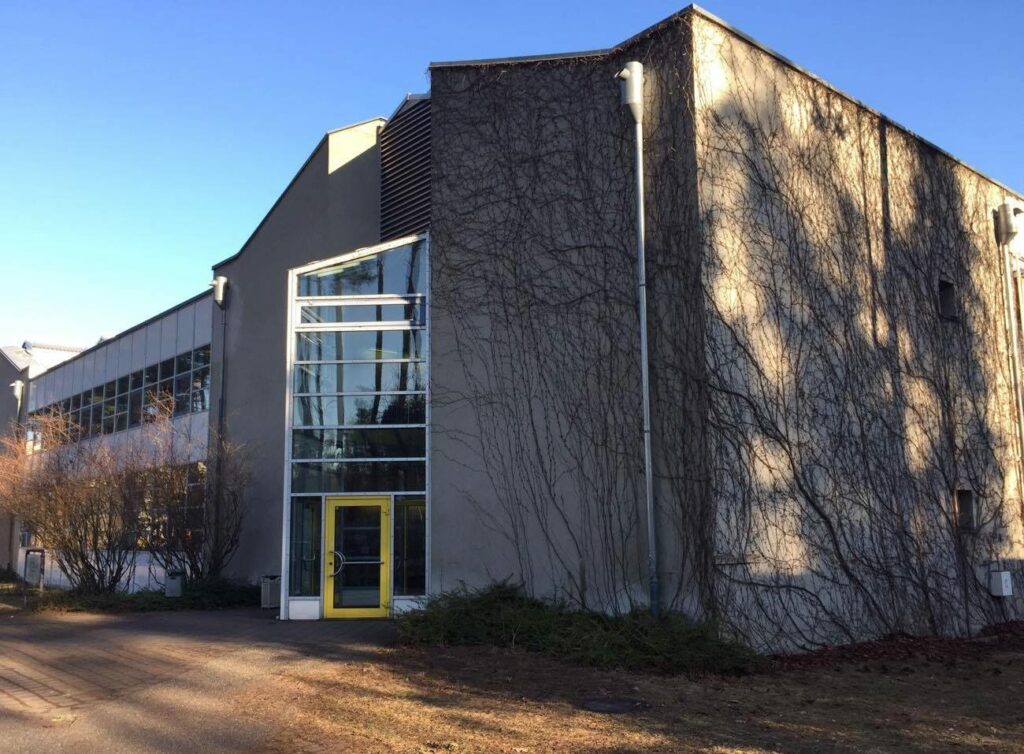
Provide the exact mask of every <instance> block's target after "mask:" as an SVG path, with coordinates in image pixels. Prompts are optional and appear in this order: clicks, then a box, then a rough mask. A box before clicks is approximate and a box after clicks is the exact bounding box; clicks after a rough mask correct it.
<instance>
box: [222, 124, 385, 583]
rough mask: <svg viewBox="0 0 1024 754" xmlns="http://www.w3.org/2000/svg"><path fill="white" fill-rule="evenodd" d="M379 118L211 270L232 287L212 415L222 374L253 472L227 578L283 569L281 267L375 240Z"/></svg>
mask: <svg viewBox="0 0 1024 754" xmlns="http://www.w3.org/2000/svg"><path fill="white" fill-rule="evenodd" d="M379 123H380V122H378V121H373V122H370V123H367V124H362V125H360V126H356V127H353V129H346V130H343V131H339V132H335V133H332V134H329V135H328V136H327V137H325V138H324V140H323V141H322V142H321V143H320V145H319V146H318V147H317V148H316V150H315V151H314V152H313V154H312V155H311V157H310V158H309V160H308V161H307V163H306V164H305V165H304V166H303V167H302V169H301V170H300V171H299V173H298V175H296V177H295V179H294V180H293V181H292V183H291V184H290V185H289V186H288V188H287V189H286V190H285V192H284V193H283V194H282V196H281V198H280V199H279V200H278V202H277V203H276V204H275V206H274V208H273V209H272V210H271V211H270V213H269V214H268V215H267V217H266V218H265V219H264V221H263V222H262V223H261V224H260V226H259V228H258V229H257V230H256V231H255V233H254V234H253V236H252V237H251V238H250V239H249V241H248V242H247V243H246V245H245V246H244V247H243V249H242V251H241V252H240V253H239V254H238V255H236V256H235V257H234V258H232V259H230V260H227V261H226V262H224V263H221V264H220V265H218V266H217V267H215V268H214V273H215V274H216V275H224V276H226V277H227V278H228V280H229V284H228V286H229V287H228V298H227V307H226V309H225V310H224V312H220V311H217V312H215V314H214V328H213V329H214V336H213V364H214V373H213V397H212V405H213V417H216V415H217V410H218V401H219V400H220V398H221V391H220V384H221V374H222V372H223V373H224V375H225V383H224V384H225V388H224V421H225V428H226V429H225V435H226V437H227V438H228V440H229V441H231V442H234V443H239V444H243V445H245V446H246V447H247V449H248V452H249V453H250V455H251V458H252V466H253V472H254V476H253V483H252V486H251V488H250V490H249V495H248V500H247V509H246V512H245V517H244V523H243V531H242V536H241V542H240V545H239V549H238V552H237V554H236V555H235V558H234V560H233V561H232V563H231V564H230V566H229V573H230V574H231V575H234V576H238V577H241V578H246V579H250V580H251V579H256V578H258V577H260V576H262V575H264V574H278V573H280V572H281V503H282V493H283V477H282V473H283V468H284V445H283V443H284V416H285V406H284V398H285V386H286V382H285V380H286V375H285V348H286V343H285V329H286V299H287V290H286V284H287V273H288V270H289V269H291V268H293V267H297V266H300V265H302V264H304V263H306V262H310V261H314V260H317V259H324V258H327V257H331V256H336V255H338V254H342V253H345V252H347V251H351V250H354V249H357V248H360V247H362V246H368V245H372V244H374V243H376V242H377V240H378V237H379V219H378V217H379V180H380V178H379V175H380V169H379V157H378V153H377V149H376V146H375V141H376V130H377V128H378V126H379ZM222 317H226V335H227V337H226V340H225V338H224V333H225V329H224V321H223V320H222ZM225 359H226V361H225ZM225 363H226V367H225ZM225 369H226V371H225ZM211 425H212V426H214V427H215V425H216V421H212V422H211Z"/></svg>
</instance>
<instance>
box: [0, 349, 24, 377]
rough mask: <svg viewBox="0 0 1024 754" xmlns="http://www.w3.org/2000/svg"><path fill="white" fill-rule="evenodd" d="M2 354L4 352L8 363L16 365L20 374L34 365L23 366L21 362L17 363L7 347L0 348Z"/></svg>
mask: <svg viewBox="0 0 1024 754" xmlns="http://www.w3.org/2000/svg"><path fill="white" fill-rule="evenodd" d="M0 354H3V357H4V358H5V359H7V363H8V364H10V365H11V366H12V367H14V368H15V369H16V370H17V372H18V374H19V375H20V374H21V373H22V372H27V371H28V370H29V369H30V368H31V367H32V364H26V365H25V366H22V365H21V364H19V363H17V362H16V361H15V360H14V359H12V358H11V357H10V355H9V354H8V353H7V351H6V349H5V348H0Z"/></svg>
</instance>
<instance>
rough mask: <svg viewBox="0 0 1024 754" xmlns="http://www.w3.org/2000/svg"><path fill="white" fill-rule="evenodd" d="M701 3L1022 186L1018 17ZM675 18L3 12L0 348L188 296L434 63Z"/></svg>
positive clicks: (549, 4) (89, 329) (250, 3)
mask: <svg viewBox="0 0 1024 754" xmlns="http://www.w3.org/2000/svg"><path fill="white" fill-rule="evenodd" d="M704 5H705V7H706V8H707V9H708V10H710V11H711V12H713V13H715V14H717V15H719V16H721V17H722V18H724V19H725V20H726V21H728V22H730V23H731V24H733V25H734V26H736V27H738V28H739V29H741V30H742V31H745V32H746V33H747V34H749V35H751V36H753V37H754V38H756V39H758V40H760V41H761V42H763V43H764V44H767V45H768V46H769V47H772V48H773V49H775V50H777V51H779V52H781V53H782V54H783V55H786V56H788V57H790V58H791V59H792V60H794V61H796V62H797V63H799V64H800V65H802V66H804V67H805V68H807V69H809V70H811V71H813V72H814V73H817V74H818V75H819V76H822V77H823V78H825V79H826V80H828V81H830V82H831V83H833V84H835V85H836V86H838V87H840V88H841V89H844V90H845V91H847V92H849V93H850V94H852V95H854V96H855V97H858V98H860V99H861V100H863V101H865V102H867V103H868V104H870V105H872V106H874V107H875V108H877V109H879V110H881V111H882V112H884V113H886V114H887V115H889V116H890V117H892V118H894V119H895V120H897V121H899V122H901V123H903V124H904V125H906V126H908V127H910V128H911V129H913V130H915V131H917V132H918V133H920V134H921V135H923V136H925V137H926V138H928V139H930V140H932V141H934V142H935V143H937V144H938V145H940V146H942V147H943V148H945V149H947V150H948V151H950V152H952V153H953V154H955V155H957V156H958V157H960V158H961V159H963V160H965V161H966V162H968V163H969V164H971V165H973V166H975V167H976V168H978V169H980V170H982V171H983V172H985V173H988V174H989V175H991V176H993V177H994V178H997V179H999V180H1001V181H1003V182H1005V183H1008V184H1010V185H1011V186H1014V187H1015V188H1017V189H1020V190H1024V96H1022V92H1024V80H1022V79H1024V44H1022V38H1024V3H1020V2H1004V3H985V4H975V3H965V2H962V1H961V2H896V1H895V0H861V1H860V2H831V1H823V0H813V1H812V0H792V1H790V2H774V3H772V2H765V0H707V2H706V3H704ZM681 7H683V3H682V2H681V1H680V0H674V1H672V0H651V1H647V2H621V0H514V1H507V0H487V1H486V2H443V1H442V2H438V1H432V2H424V1H423V0H415V1H409V0H391V2H388V3H386V4H383V3H375V2H374V3H362V2H351V1H342V0H336V1H335V2H299V3H293V2H284V0H281V1H280V2H259V1H257V0H245V1H244V2H242V1H238V2H173V3H172V2H164V3H158V2H135V1H134V0H133V1H132V2H121V3H113V2H103V1H102V0H90V2H31V1H29V0H25V1H21V0H2V2H0V176H2V181H0V344H10V343H20V342H21V341H22V340H25V339H34V340H37V341H57V342H66V343H77V344H81V345H91V344H92V343H94V342H95V341H96V339H97V338H98V337H99V336H100V335H112V334H114V333H116V332H118V331H120V330H122V329H125V328H127V327H129V326H131V325H133V324H135V323H136V322H138V321H140V320H142V319H145V318H147V317H149V316H152V315H153V314H156V313H158V312H159V311H161V310H163V309H165V308H167V307H169V306H172V305H174V304H175V303H177V302H178V301H180V300H182V299H184V298H186V297H188V296H190V295H193V294H195V293H198V292H199V291H201V290H203V289H204V288H205V286H206V283H207V281H208V280H209V278H210V265H211V264H212V263H213V262H215V261H218V260H220V259H222V258H224V257H227V256H229V255H231V254H233V253H234V252H235V251H237V250H238V248H239V247H240V245H241V244H242V243H243V242H244V241H245V239H246V238H247V237H248V235H249V234H250V233H251V232H252V230H253V229H254V228H255V226H256V224H257V223H258V222H259V221H260V219H261V218H262V217H263V215H264V214H265V213H266V211H267V210H268V209H269V207H270V206H271V204H272V203H273V202H274V200H275V199H276V198H277V196H278V195H279V194H280V192H281V190H282V189H283V188H284V187H285V185H286V184H287V182H288V181H289V180H290V178H291V177H292V175H293V174H294V173H295V171H296V170H297V169H298V167H299V166H300V165H301V164H302V162H303V160H304V159H305V158H306V157H307V155H308V154H309V152H310V151H311V150H312V148H313V147H314V146H315V145H316V143H317V141H318V140H319V138H320V136H321V135H322V134H323V132H324V131H327V130H329V129H331V128H334V127H337V126H340V125H344V124H346V123H350V122H353V121H358V120H363V119H365V118H367V117H370V116H374V115H384V116H386V115H388V114H390V113H391V111H392V110H393V109H394V108H395V106H396V105H397V103H398V102H399V100H400V98H401V97H402V96H403V95H404V94H405V93H406V92H410V91H424V90H426V89H427V88H428V86H429V83H428V78H427V64H428V62H430V61H432V60H452V59H462V58H480V57H497V56H505V55H523V54H530V53H547V52H559V51H570V50H579V49H592V48H596V47H607V46H611V45H613V44H615V43H617V42H620V41H622V40H623V39H625V38H627V37H629V36H631V35H632V34H634V33H636V32H638V31H640V30H642V29H644V28H646V27H647V26H649V25H651V24H653V23H655V22H657V21H659V20H660V19H662V18H664V17H665V16H667V15H669V14H671V13H672V12H674V11H676V10H679V9H680V8H681ZM982 9H984V10H982Z"/></svg>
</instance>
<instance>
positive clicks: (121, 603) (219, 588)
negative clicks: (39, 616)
mask: <svg viewBox="0 0 1024 754" xmlns="http://www.w3.org/2000/svg"><path fill="white" fill-rule="evenodd" d="M259 604H260V589H259V587H258V586H254V585H252V584H246V583H242V582H235V581H228V580H224V579H218V580H212V581H207V582H203V583H200V584H196V585H195V586H191V587H188V588H187V589H186V590H185V591H184V593H183V594H182V596H181V597H165V596H164V593H163V592H162V591H157V590H155V589H143V590H140V591H138V592H133V593H131V594H128V593H126V592H113V593H107V594H83V593H80V592H75V591H66V590H62V589H47V590H44V591H42V592H37V593H36V594H34V595H33V596H31V597H30V598H29V603H28V607H29V609H30V610H37V611H41V610H64V611H68V612H148V611H156V610H216V609H221V608H228V607H257V606H258V605H259Z"/></svg>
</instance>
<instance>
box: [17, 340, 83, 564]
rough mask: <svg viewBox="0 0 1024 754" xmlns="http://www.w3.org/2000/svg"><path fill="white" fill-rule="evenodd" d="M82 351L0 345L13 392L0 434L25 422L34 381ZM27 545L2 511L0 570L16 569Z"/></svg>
mask: <svg viewBox="0 0 1024 754" xmlns="http://www.w3.org/2000/svg"><path fill="white" fill-rule="evenodd" d="M81 350H82V349H81V348H75V347H73V346H61V345H53V344H49V343H32V342H29V341H26V342H24V343H22V344H21V345H20V346H0V386H6V387H7V388H9V390H4V392H2V393H0V396H3V397H2V398H0V433H4V432H8V431H11V430H12V428H15V427H17V426H18V425H19V424H21V423H22V422H24V421H25V418H26V411H25V409H26V406H25V401H24V398H25V396H26V394H27V392H28V389H29V385H30V384H31V381H32V380H33V379H34V378H35V377H38V376H39V375H40V374H42V373H43V372H45V371H46V370H47V369H50V368H52V367H54V366H56V365H57V364H60V363H61V362H62V361H66V360H67V359H70V358H72V357H73V356H74V355H75V354H77V353H79V352H80V351H81ZM23 544H25V542H24V541H23V536H22V531H21V527H20V526H19V525H18V522H17V521H15V520H14V517H13V516H10V515H7V514H4V513H3V512H2V511H0V569H13V568H15V567H16V564H17V562H18V550H19V548H20V547H21V546H22V545H23Z"/></svg>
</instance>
